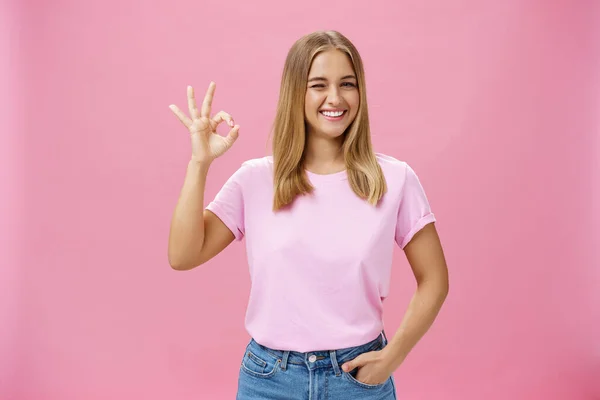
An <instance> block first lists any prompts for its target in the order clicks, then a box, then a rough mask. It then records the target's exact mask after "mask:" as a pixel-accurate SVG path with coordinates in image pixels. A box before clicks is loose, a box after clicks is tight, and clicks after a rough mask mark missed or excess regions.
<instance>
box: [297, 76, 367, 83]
mask: <svg viewBox="0 0 600 400" xmlns="http://www.w3.org/2000/svg"><path fill="white" fill-rule="evenodd" d="M344 79H356V76H354V75H346V76H343V77H342V79H340V80H342V81H343V80H344ZM326 80H327V78H323V77H322V76H316V77H314V78H310V79H309V80H308V81H309V82H312V81H326Z"/></svg>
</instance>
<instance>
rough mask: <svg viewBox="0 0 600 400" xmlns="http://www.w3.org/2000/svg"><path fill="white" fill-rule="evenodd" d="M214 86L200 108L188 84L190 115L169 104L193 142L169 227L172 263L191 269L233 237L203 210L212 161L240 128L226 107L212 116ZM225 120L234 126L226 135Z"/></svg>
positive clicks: (210, 256) (172, 264) (179, 267)
mask: <svg viewBox="0 0 600 400" xmlns="http://www.w3.org/2000/svg"><path fill="white" fill-rule="evenodd" d="M215 86H216V85H215V84H214V82H211V84H210V86H209V88H208V91H207V93H206V96H205V98H204V102H203V103H202V110H201V111H199V110H198V108H197V107H196V100H195V98H194V90H193V88H192V87H191V86H188V89H187V93H188V106H189V109H190V118H188V117H187V116H186V115H185V114H183V112H181V110H179V108H177V106H175V105H171V106H170V108H171V110H172V111H173V113H175V115H176V116H177V117H178V118H179V120H180V121H181V122H182V123H183V124H184V125H185V126H186V128H188V130H189V132H190V137H191V142H192V158H191V160H190V162H189V163H188V166H187V172H186V175H185V180H184V183H183V187H182V189H181V194H180V196H179V200H178V201H177V205H176V206H175V211H174V212H173V217H172V219H171V228H170V231H169V249H168V257H169V264H170V265H171V267H172V268H173V269H176V270H188V269H192V268H195V267H197V266H199V265H201V264H203V263H205V262H206V261H208V260H210V259H211V258H213V257H214V256H216V255H217V254H219V253H220V252H221V251H222V250H223V249H224V248H225V247H227V246H228V245H229V244H230V243H231V242H232V241H233V239H234V235H233V233H232V232H231V231H230V230H229V228H227V226H226V225H225V224H224V223H223V222H222V221H221V220H220V219H219V218H218V217H217V216H216V215H215V214H213V213H212V212H210V211H208V210H204V188H205V186H206V176H207V174H208V170H209V168H210V165H211V163H212V161H213V160H214V159H216V158H217V157H219V156H221V155H222V154H223V153H225V152H226V151H227V150H228V149H229V148H230V147H231V146H232V145H233V143H234V142H235V140H236V139H237V138H238V131H239V125H235V124H234V122H233V118H232V117H231V115H229V114H227V113H226V112H224V111H221V112H219V113H217V114H216V115H215V116H214V117H213V118H212V119H211V118H210V109H211V105H212V99H213V96H214V92H215ZM223 121H227V123H228V124H229V126H231V127H232V128H231V131H230V132H229V134H228V135H227V136H225V137H223V136H220V135H218V134H217V126H218V125H219V124H220V123H221V122H223Z"/></svg>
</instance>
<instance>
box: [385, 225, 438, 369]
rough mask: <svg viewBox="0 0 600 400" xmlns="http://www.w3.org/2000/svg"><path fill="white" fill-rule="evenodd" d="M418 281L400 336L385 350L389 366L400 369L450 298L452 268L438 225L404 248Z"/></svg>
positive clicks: (399, 332) (422, 233) (386, 361)
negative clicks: (443, 248)
mask: <svg viewBox="0 0 600 400" xmlns="http://www.w3.org/2000/svg"><path fill="white" fill-rule="evenodd" d="M404 252H405V254H406V258H407V260H408V262H409V264H410V267H411V269H412V271H413V273H414V275H415V278H416V280H417V290H416V292H415V294H414V296H413V298H412V300H411V301H410V304H409V306H408V309H407V311H406V314H405V315H404V318H403V319H402V323H401V324H400V327H399V328H398V330H397V331H396V334H395V335H394V336H393V338H391V339H390V340H389V343H388V345H387V346H386V347H385V348H384V349H383V350H382V351H381V355H382V356H383V359H384V360H385V364H387V365H388V366H389V369H390V370H391V371H394V370H396V369H397V368H398V367H399V366H400V365H401V364H402V362H403V361H404V359H405V358H406V356H407V355H408V353H409V352H410V351H411V350H412V348H413V347H414V346H415V345H416V344H417V342H418V341H419V340H420V339H421V338H422V337H423V335H424V334H425V332H427V330H429V328H430V327H431V325H432V324H433V321H434V320H435V318H436V317H437V315H438V312H439V311H440V309H441V308H442V304H443V303H444V301H445V300H446V296H447V295H448V288H449V284H448V268H447V266H446V260H445V257H444V252H443V250H442V245H441V242H440V238H439V236H438V233H437V230H436V228H435V225H434V223H430V224H427V225H425V227H423V229H421V230H420V231H419V232H417V233H416V234H415V236H414V237H413V238H412V240H411V241H410V242H409V243H408V244H407V245H406V246H405V247H404Z"/></svg>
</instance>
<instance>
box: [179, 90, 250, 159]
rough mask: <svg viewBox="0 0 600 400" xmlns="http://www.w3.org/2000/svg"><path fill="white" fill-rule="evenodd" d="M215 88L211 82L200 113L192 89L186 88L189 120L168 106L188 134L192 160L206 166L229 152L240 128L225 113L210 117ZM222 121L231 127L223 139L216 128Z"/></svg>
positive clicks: (180, 112)
mask: <svg viewBox="0 0 600 400" xmlns="http://www.w3.org/2000/svg"><path fill="white" fill-rule="evenodd" d="M215 87H216V84H215V83H214V82H211V83H210V85H209V87H208V90H207V91H206V95H205V96H204V102H203V103H202V110H201V111H198V107H197V106H196V99H195V98H194V89H193V88H192V87H191V86H188V87H187V97H188V107H189V110H190V117H189V118H188V117H187V116H186V115H185V114H184V113H183V112H182V111H181V110H180V109H179V108H178V107H177V106H176V105H174V104H172V105H170V106H169V108H170V109H171V111H173V113H174V114H175V115H176V116H177V118H179V120H180V121H181V123H182V124H183V125H185V127H186V128H187V129H188V131H189V132H190V135H191V140H192V160H193V161H197V162H201V163H208V164H210V163H211V162H212V161H213V160H214V159H215V158H217V157H219V156H221V155H222V154H223V153H225V152H226V151H227V150H229V148H230V147H231V146H232V145H233V143H234V142H235V140H236V139H237V138H238V132H239V130H240V126H239V125H235V124H234V122H233V118H232V117H231V115H229V114H227V113H226V112H225V111H220V112H218V113H217V114H215V116H214V117H212V118H211V117H210V111H211V106H212V100H213V97H214V94H215ZM223 121H227V123H228V125H229V126H230V127H231V130H230V131H229V134H228V135H227V136H225V137H224V136H221V135H219V134H218V133H217V126H218V125H219V124H220V123H221V122H223Z"/></svg>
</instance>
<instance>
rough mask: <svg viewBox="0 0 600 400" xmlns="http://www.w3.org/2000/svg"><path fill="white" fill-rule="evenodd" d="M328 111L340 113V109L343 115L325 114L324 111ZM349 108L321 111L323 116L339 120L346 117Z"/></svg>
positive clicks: (329, 119) (330, 119)
mask: <svg viewBox="0 0 600 400" xmlns="http://www.w3.org/2000/svg"><path fill="white" fill-rule="evenodd" d="M324 111H325V112H328V113H336V112H337V113H339V112H340V111H341V112H342V114H341V115H338V116H331V115H325V114H324V113H323V112H324ZM346 112H347V110H320V111H319V113H320V114H321V115H322V116H323V118H325V119H326V120H328V121H339V120H341V119H343V118H344V116H345V115H346Z"/></svg>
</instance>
